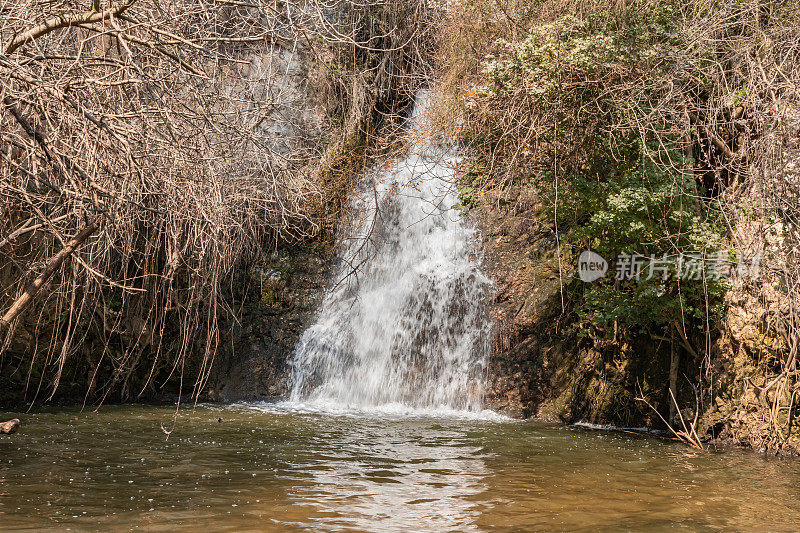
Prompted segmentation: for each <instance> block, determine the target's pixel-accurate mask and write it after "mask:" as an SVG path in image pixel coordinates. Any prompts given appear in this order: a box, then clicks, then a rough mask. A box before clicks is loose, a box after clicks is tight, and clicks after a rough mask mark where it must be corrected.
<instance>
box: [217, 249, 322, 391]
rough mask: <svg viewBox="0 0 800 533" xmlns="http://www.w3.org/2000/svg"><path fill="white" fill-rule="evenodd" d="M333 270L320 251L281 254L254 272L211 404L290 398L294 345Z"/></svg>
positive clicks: (225, 348) (228, 338)
mask: <svg viewBox="0 0 800 533" xmlns="http://www.w3.org/2000/svg"><path fill="white" fill-rule="evenodd" d="M330 266H331V260H330V258H329V250H328V248H326V247H321V248H319V249H301V250H293V251H291V252H281V253H278V254H275V255H274V256H273V257H270V258H269V259H268V260H266V261H264V262H262V263H259V264H257V265H254V266H253V267H251V268H250V269H249V272H248V283H247V289H246V291H247V297H246V299H245V303H244V304H243V309H242V316H241V320H240V321H239V323H237V324H232V325H231V328H230V329H229V331H228V333H227V335H226V339H225V342H224V346H223V348H222V353H221V354H220V357H219V360H218V361H217V362H216V363H215V365H214V369H213V371H212V377H211V379H210V380H209V390H208V392H207V398H208V399H209V400H213V401H225V402H230V401H239V400H263V401H269V400H278V399H282V398H284V397H285V396H286V394H287V393H288V387H289V378H290V369H289V362H290V360H291V355H292V352H293V350H294V346H295V344H296V343H297V340H298V339H299V337H300V335H301V334H302V333H303V330H304V329H305V328H306V327H307V326H308V325H309V323H310V321H311V319H312V318H313V316H314V312H315V311H316V309H317V307H318V306H319V304H320V302H321V300H322V296H323V293H324V288H325V284H326V281H327V279H328V272H329V269H330Z"/></svg>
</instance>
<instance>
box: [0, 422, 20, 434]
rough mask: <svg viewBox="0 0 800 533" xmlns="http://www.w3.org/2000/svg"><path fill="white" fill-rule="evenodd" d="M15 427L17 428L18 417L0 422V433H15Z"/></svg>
mask: <svg viewBox="0 0 800 533" xmlns="http://www.w3.org/2000/svg"><path fill="white" fill-rule="evenodd" d="M17 429H19V418H12V419H11V420H9V421H8V422H2V423H0V434H2V435H10V434H11V433H16V432H17Z"/></svg>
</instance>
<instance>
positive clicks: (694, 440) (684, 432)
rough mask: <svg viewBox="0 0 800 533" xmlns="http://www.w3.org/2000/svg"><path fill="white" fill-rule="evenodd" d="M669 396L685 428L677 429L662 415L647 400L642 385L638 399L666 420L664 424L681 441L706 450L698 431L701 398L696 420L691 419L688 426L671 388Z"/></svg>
mask: <svg viewBox="0 0 800 533" xmlns="http://www.w3.org/2000/svg"><path fill="white" fill-rule="evenodd" d="M696 395H697V391H696V390H695V396H696ZM669 396H670V399H672V403H673V404H674V406H675V410H676V411H677V413H678V416H679V417H680V421H681V425H682V426H683V429H675V428H674V427H672V424H670V423H669V422H667V420H666V419H665V418H664V417H663V416H662V415H661V413H659V412H658V409H656V408H655V407H653V404H651V403H650V402H649V401H647V398H645V397H644V393H643V392H642V388H641V386H640V387H639V397H638V398H636V399H637V400H638V401H640V402H644V404H645V405H647V407H649V408H650V409H652V410H653V412H654V413H655V414H656V415H658V418H660V419H661V421H662V422H664V424H665V425H666V426H667V429H669V430H670V431H671V432H672V434H673V435H675V436H676V437H678V439H680V441H681V442H683V443H685V444H688V445H689V446H691V447H692V448H697V449H698V450H705V446H703V441H702V440H701V439H700V435H698V433H697V420H698V418H699V414H700V406H699V399H698V405H697V409H696V410H695V416H694V420H693V421H691V422H690V423H689V425H688V426H687V424H686V420H685V419H684V418H683V414H682V413H681V410H680V407H678V402H677V400H675V396H674V395H673V393H672V390H671V389H670V391H669Z"/></svg>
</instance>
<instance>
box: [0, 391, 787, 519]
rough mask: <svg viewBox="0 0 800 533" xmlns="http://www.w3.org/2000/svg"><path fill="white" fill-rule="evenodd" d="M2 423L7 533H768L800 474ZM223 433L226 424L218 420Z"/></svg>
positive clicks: (228, 420) (309, 412)
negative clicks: (16, 428) (673, 532)
mask: <svg viewBox="0 0 800 533" xmlns="http://www.w3.org/2000/svg"><path fill="white" fill-rule="evenodd" d="M173 413H174V408H170V407H153V406H109V407H103V408H102V409H101V410H100V411H99V412H97V413H93V412H86V411H84V412H80V411H79V410H77V409H73V410H70V409H58V410H52V411H42V412H38V413H35V414H17V415H14V414H13V413H2V417H0V418H10V417H11V416H17V417H19V418H21V419H22V420H23V426H22V427H21V432H20V433H18V434H16V435H2V436H0V529H3V528H9V529H12V530H26V529H30V530H43V529H44V530H47V529H58V530H66V529H70V530H73V531H87V530H90V531H100V530H102V531H108V530H115V531H118V530H145V531H175V530H192V529H193V530H198V531H208V530H230V531H273V530H274V531H293V530H296V531H303V530H315V531H345V530H346V531H401V530H403V531H409V530H410V531H482V530H501V531H502V530H507V531H512V530H513V531H518V530H552V529H559V530H564V529H569V530H575V529H578V530H580V529H585V530H595V529H598V528H602V529H616V530H619V529H622V530H664V529H681V528H683V529H689V530H725V531H729V530H752V529H755V530H773V531H776V530H777V531H791V530H797V529H798V527H800V498H799V497H798V496H800V462H797V461H796V460H790V459H769V458H764V457H761V456H759V455H757V454H755V453H753V452H748V451H737V450H726V451H724V452H697V451H693V450H690V449H687V448H686V447H684V446H682V445H679V444H676V443H673V442H669V441H664V440H659V439H656V438H652V437H646V436H639V435H633V434H627V433H615V432H607V431H597V430H591V429H586V428H578V427H563V426H548V425H544V424H542V423H537V422H521V421H511V420H505V419H502V418H500V417H498V416H496V415H490V414H483V415H477V416H471V417H464V416H460V415H459V414H458V413H441V412H405V411H403V410H402V409H392V408H387V409H384V410H380V411H372V412H357V411H348V410H330V409H327V410H319V409H314V408H304V407H303V406H296V405H295V406H291V405H263V404H250V405H244V404H240V405H232V406H224V407H223V406H199V407H196V408H194V409H189V408H182V409H181V411H180V416H179V417H178V419H177V424H176V426H175V429H174V431H173V432H172V434H171V435H170V436H169V439H167V438H166V435H165V433H164V431H162V425H164V426H165V427H170V426H171V423H172V417H173ZM219 419H221V420H222V421H221V422H220V421H219Z"/></svg>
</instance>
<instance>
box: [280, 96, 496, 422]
mask: <svg viewBox="0 0 800 533" xmlns="http://www.w3.org/2000/svg"><path fill="white" fill-rule="evenodd" d="M428 99H429V97H428V96H427V94H422V95H420V96H419V97H418V98H417V101H416V102H415V106H414V111H413V112H412V115H411V117H410V119H409V131H408V133H407V138H408V140H409V143H408V144H409V145H410V147H409V148H408V150H407V152H406V155H405V156H404V157H403V158H401V159H399V160H395V161H393V162H390V163H388V167H387V166H383V167H382V168H381V169H375V170H373V171H372V172H370V173H369V174H368V175H367V176H365V179H364V183H363V186H362V187H361V189H360V190H359V192H358V193H357V194H355V195H354V198H353V199H352V204H351V215H352V219H353V222H352V223H351V228H350V231H349V235H348V238H347V239H346V240H345V241H343V242H342V243H341V252H340V259H339V265H338V267H337V269H336V272H335V275H334V277H333V282H332V283H331V286H330V287H329V289H328V290H327V292H326V294H325V297H324V300H323V302H322V305H321V307H320V309H319V311H318V313H317V315H316V317H315V320H314V323H313V324H312V325H311V326H310V327H309V328H308V329H307V330H306V331H305V332H304V333H303V335H302V336H301V338H300V340H299V342H298V344H297V346H296V348H295V352H294V356H293V360H292V381H293V382H292V391H291V398H290V400H291V401H292V402H306V403H316V404H334V405H339V406H347V407H358V408H365V407H374V406H386V405H400V406H404V407H409V408H414V409H420V408H421V409H430V408H433V409H439V408H444V409H453V410H460V411H477V410H480V409H481V402H482V396H483V384H484V375H485V369H486V361H487V355H488V350H489V340H490V334H491V328H492V323H491V320H490V319H489V317H488V314H487V312H486V307H485V306H486V300H487V297H488V295H489V294H490V291H491V288H492V283H491V281H490V280H489V279H488V278H487V277H486V276H485V275H484V274H483V273H482V272H481V270H480V268H479V266H480V265H479V259H480V257H479V254H478V250H477V249H476V241H477V236H476V232H475V230H474V229H472V228H471V227H470V226H469V225H468V224H467V223H466V221H465V220H463V217H462V215H461V214H460V212H459V211H458V210H456V209H453V207H454V206H456V205H457V204H458V197H457V192H456V190H455V166H456V164H457V163H458V159H457V156H456V155H455V154H454V153H453V149H452V147H451V146H442V144H443V143H441V142H437V141H436V140H435V139H433V138H432V136H431V135H430V134H429V133H428V131H429V130H430V128H429V127H428V126H426V118H425V109H426V106H427V102H428Z"/></svg>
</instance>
